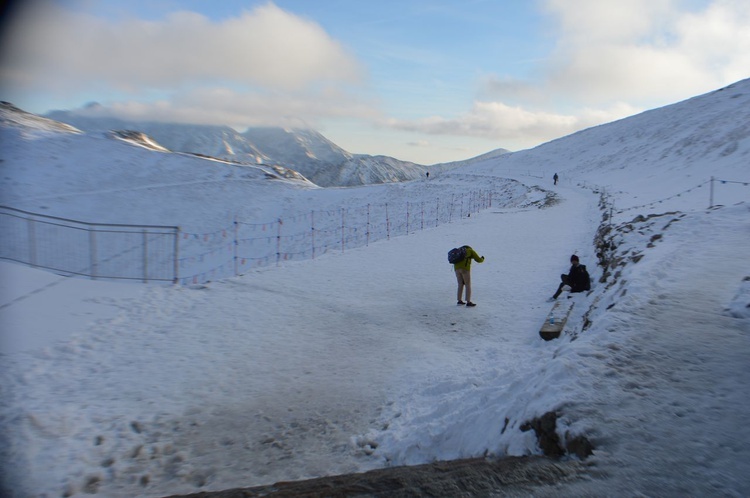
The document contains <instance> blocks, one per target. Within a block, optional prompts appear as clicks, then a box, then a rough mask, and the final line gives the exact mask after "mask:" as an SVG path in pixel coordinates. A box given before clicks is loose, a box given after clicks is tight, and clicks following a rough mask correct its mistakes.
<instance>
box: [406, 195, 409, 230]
mask: <svg viewBox="0 0 750 498" xmlns="http://www.w3.org/2000/svg"><path fill="white" fill-rule="evenodd" d="M406 235H409V201H406Z"/></svg>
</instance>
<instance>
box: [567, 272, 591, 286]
mask: <svg viewBox="0 0 750 498" xmlns="http://www.w3.org/2000/svg"><path fill="white" fill-rule="evenodd" d="M568 285H570V292H583V291H587V290H590V289H591V278H590V277H589V272H588V271H587V270H586V265H578V266H575V265H571V267H570V272H569V273H568Z"/></svg>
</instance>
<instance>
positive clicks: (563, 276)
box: [552, 273, 570, 299]
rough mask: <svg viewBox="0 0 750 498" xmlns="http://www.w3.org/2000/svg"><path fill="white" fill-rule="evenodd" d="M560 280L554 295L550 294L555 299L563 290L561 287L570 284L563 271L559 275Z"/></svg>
mask: <svg viewBox="0 0 750 498" xmlns="http://www.w3.org/2000/svg"><path fill="white" fill-rule="evenodd" d="M560 280H561V282H560V285H559V286H558V287H557V292H555V295H554V296H552V297H554V298H555V299H557V296H559V295H560V293H561V292H562V290H563V287H565V286H566V285H570V277H568V275H566V274H565V273H563V274H562V275H560Z"/></svg>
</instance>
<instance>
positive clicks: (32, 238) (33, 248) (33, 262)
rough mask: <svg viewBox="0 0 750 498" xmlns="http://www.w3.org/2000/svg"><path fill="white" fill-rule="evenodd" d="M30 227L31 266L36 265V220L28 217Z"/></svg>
mask: <svg viewBox="0 0 750 498" xmlns="http://www.w3.org/2000/svg"><path fill="white" fill-rule="evenodd" d="M26 221H28V227H29V261H31V266H36V228H35V221H34V220H32V219H31V218H26Z"/></svg>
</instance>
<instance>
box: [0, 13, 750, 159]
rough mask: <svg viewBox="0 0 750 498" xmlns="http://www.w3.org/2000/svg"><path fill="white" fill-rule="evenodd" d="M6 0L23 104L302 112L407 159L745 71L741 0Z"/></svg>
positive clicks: (608, 117) (321, 127)
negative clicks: (10, 5) (10, 0)
mask: <svg viewBox="0 0 750 498" xmlns="http://www.w3.org/2000/svg"><path fill="white" fill-rule="evenodd" d="M20 3H22V4H23V7H19V8H17V9H16V10H15V11H14V15H13V16H6V22H5V24H4V26H3V38H2V43H0V82H1V83H0V99H2V100H6V101H10V102H12V103H14V104H15V105H17V106H19V107H21V108H23V109H25V110H28V111H31V112H35V113H40V114H42V113H45V112H47V111H49V110H52V109H80V112H88V113H94V112H96V113H101V114H106V115H114V116H119V117H123V118H130V119H137V120H161V121H176V122H190V123H206V124H221V125H228V126H232V127H234V128H236V129H238V130H240V131H242V130H244V129H245V128H247V127H248V126H286V127H299V126H305V127H311V128H314V129H316V130H318V131H320V132H321V133H323V134H324V135H325V136H326V137H328V138H329V139H331V140H332V141H333V142H335V143H336V144H337V145H339V146H341V147H343V148H344V149H346V150H348V151H350V152H353V153H366V154H384V155H390V156H394V157H397V158H399V159H404V160H411V161H415V162H418V163H421V164H432V163H437V162H446V161H451V160H457V159H466V158H469V157H473V156H476V155H478V154H481V153H484V152H487V151H490V150H493V149H497V148H500V147H502V148H507V149H511V150H520V149H525V148H529V147H533V146H535V145H538V144H540V143H543V142H545V141H549V140H552V139H554V138H558V137H561V136H564V135H567V134H569V133H572V132H575V131H577V130H580V129H583V128H587V127H590V126H594V125H596V124H600V123H605V122H610V121H613V120H615V119H619V118H622V117H626V116H628V115H632V114H635V113H638V112H641V111H643V110H646V109H650V108H654V107H659V106H662V105H666V104H670V103H674V102H677V101H680V100H683V99H685V98H689V97H692V96H695V95H698V94H701V93H705V92H708V91H711V90H714V89H717V88H720V87H722V86H724V85H727V84H730V83H733V82H735V81H738V80H741V79H744V78H747V77H749V76H750V74H749V73H750V9H748V8H747V4H746V0H629V1H627V2H623V1H621V0H508V1H500V0H398V1H395V0H394V1H392V0H382V1H353V0H277V1H275V2H268V1H265V0H264V1H255V0H245V1H239V0H221V1H216V0H188V1H177V0H130V1H128V2H123V1H115V0H27V1H25V2H20ZM89 102H99V103H100V104H102V106H101V107H97V108H96V109H93V108H89V109H86V108H84V106H85V105H86V104H87V103H89Z"/></svg>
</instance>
